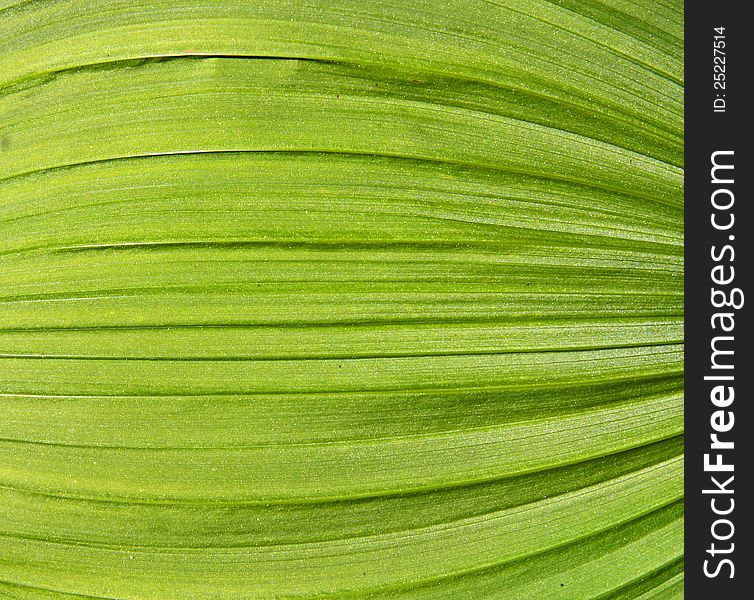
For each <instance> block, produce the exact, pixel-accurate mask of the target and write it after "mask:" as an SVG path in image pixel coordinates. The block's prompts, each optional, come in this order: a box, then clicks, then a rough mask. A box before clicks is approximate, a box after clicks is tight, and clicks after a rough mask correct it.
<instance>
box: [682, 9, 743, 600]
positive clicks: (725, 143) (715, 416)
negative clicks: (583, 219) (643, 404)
mask: <svg viewBox="0 0 754 600" xmlns="http://www.w3.org/2000/svg"><path fill="white" fill-rule="evenodd" d="M747 4H748V3H745V2H743V1H738V2H726V1H725V0H720V1H717V2H687V3H686V28H685V35H686V42H685V48H686V66H685V94H686V98H685V101H686V120H685V142H686V152H685V169H686V170H685V172H686V183H685V236H686V239H685V281H686V290H685V301H686V316H685V319H686V321H685V323H686V354H685V361H686V362H685V369H686V374H685V390H686V412H685V419H686V424H685V429H686V480H685V487H686V490H685V493H686V496H685V497H686V543H685V557H686V558H685V581H686V598H690V599H694V598H725V599H731V600H733V599H748V598H751V597H752V593H753V592H752V589H754V587H753V585H754V584H753V583H752V580H753V579H754V578H753V577H752V571H754V565H752V564H751V560H752V556H753V554H752V546H753V545H754V534H753V533H752V526H751V516H750V514H751V511H752V510H753V509H754V502H753V498H752V492H751V489H752V486H751V484H750V482H749V477H750V475H751V473H752V458H753V457H754V456H753V455H754V448H753V446H754V423H753V422H752V402H754V399H753V398H752V372H753V371H754V364H752V363H751V356H750V352H749V345H750V344H751V343H752V339H751V331H752V329H751V313H752V308H754V288H752V286H751V285H750V282H751V281H752V277H751V272H752V266H751V265H752V263H751V261H752V256H753V255H754V254H753V253H752V238H753V237H754V232H752V231H751V228H752V225H753V224H754V221H752V218H751V207H750V205H751V202H752V201H754V196H752V184H751V181H752V178H754V163H753V162H752V151H751V144H752V142H751V140H750V136H751V134H752V132H751V120H750V117H749V114H750V111H751V110H752V101H751V98H750V97H749V94H748V91H749V87H750V85H749V84H750V78H751V77H752V73H753V72H754V70H753V69H752V67H751V63H750V59H751V58H752V52H751V44H752V38H753V37H754V33H753V32H752V31H751V30H750V27H749V23H748V19H747V17H746V15H745V14H744V12H745V11H744V8H745V7H746V6H747Z"/></svg>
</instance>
